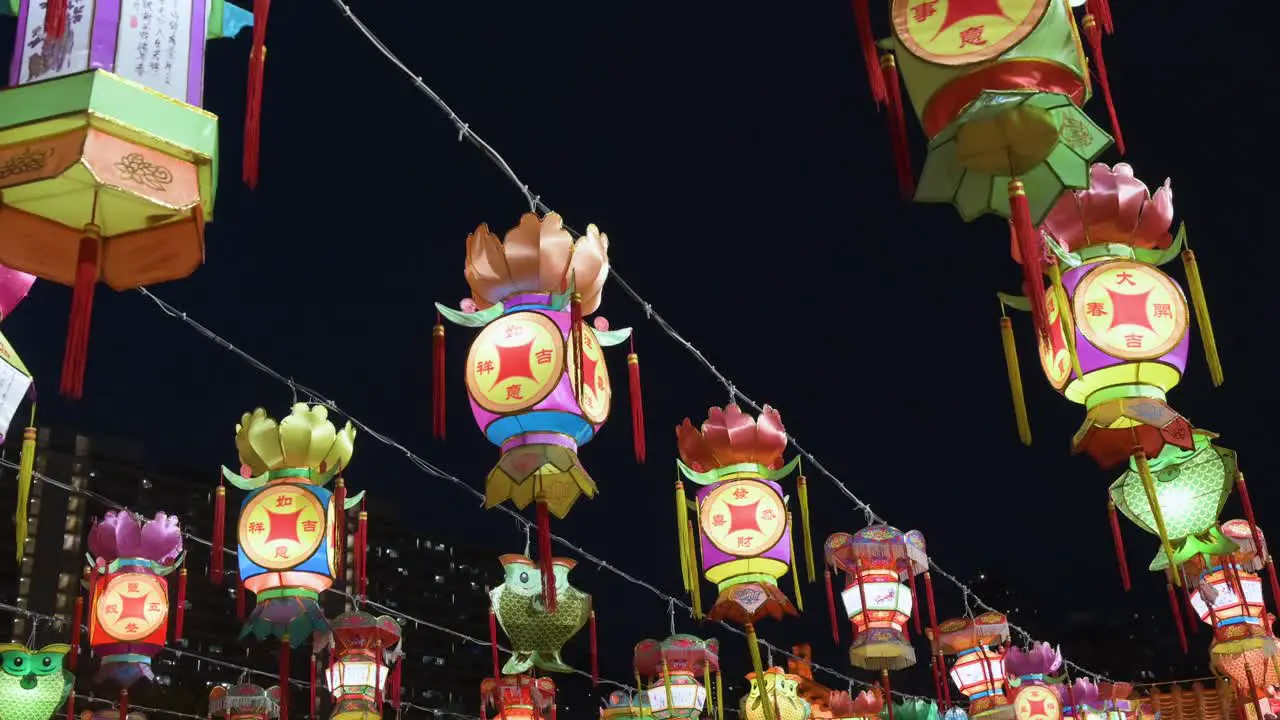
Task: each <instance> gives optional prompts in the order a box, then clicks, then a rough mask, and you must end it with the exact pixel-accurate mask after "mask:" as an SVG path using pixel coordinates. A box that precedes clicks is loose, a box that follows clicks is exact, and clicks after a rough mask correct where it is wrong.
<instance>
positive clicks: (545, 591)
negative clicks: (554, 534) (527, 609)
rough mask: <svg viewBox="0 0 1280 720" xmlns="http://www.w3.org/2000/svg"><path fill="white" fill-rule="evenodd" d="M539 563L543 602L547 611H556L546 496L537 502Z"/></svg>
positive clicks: (549, 514) (549, 520)
mask: <svg viewBox="0 0 1280 720" xmlns="http://www.w3.org/2000/svg"><path fill="white" fill-rule="evenodd" d="M537 517H538V564H539V565H540V566H541V567H542V604H543V605H544V606H545V607H546V608H547V612H551V613H554V612H555V611H556V576H555V570H554V567H555V566H554V564H553V563H552V557H551V510H550V509H549V508H548V507H547V501H546V499H545V498H542V497H539V498H538V502H537Z"/></svg>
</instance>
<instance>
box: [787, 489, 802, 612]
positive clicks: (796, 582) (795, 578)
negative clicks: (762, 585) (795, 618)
mask: <svg viewBox="0 0 1280 720" xmlns="http://www.w3.org/2000/svg"><path fill="white" fill-rule="evenodd" d="M795 527H796V525H795V522H793V521H792V518H791V513H787V539H788V540H790V541H791V586H792V588H793V589H794V590H795V593H796V608H797V609H799V610H800V612H804V597H803V596H801V595H800V573H799V572H797V571H796V533H795Z"/></svg>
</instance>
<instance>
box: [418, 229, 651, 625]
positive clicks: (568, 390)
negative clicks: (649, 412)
mask: <svg viewBox="0 0 1280 720" xmlns="http://www.w3.org/2000/svg"><path fill="white" fill-rule="evenodd" d="M465 273H466V278H467V283H468V284H469V285H470V286H471V297H469V298H467V299H465V300H463V301H462V303H461V308H462V309H461V311H459V310H455V309H452V308H449V307H446V306H444V305H442V304H440V303H436V309H437V310H439V313H440V315H441V316H443V317H444V319H446V320H448V321H450V322H452V323H454V324H457V325H462V326H464V327H469V328H480V329H481V330H480V334H479V336H478V337H476V339H475V341H474V342H472V343H471V349H470V350H468V352H467V366H466V371H465V373H464V376H465V379H466V386H467V395H468V396H469V397H470V400H471V412H472V415H473V416H474V417H475V421H476V424H477V425H479V426H480V430H481V431H482V432H484V434H485V437H486V438H488V440H489V442H491V443H493V444H494V445H497V446H498V447H499V448H501V455H500V457H499V458H498V463H497V464H496V465H495V466H494V467H493V469H492V470H490V471H489V474H488V476H487V477H486V478H485V486H484V487H485V489H484V494H485V501H484V506H485V507H486V508H492V507H496V506H497V505H500V504H502V503H503V502H506V501H508V500H510V501H511V503H512V504H513V505H515V506H516V507H517V508H520V509H524V508H526V507H528V506H529V504H530V503H535V504H536V513H537V521H538V554H539V556H540V557H539V562H540V563H541V564H542V576H543V579H544V580H545V581H546V582H547V586H546V587H545V588H544V592H545V594H546V596H547V597H546V604H547V606H548V607H551V608H554V607H555V604H556V598H555V585H554V583H553V582H552V580H554V577H555V573H554V571H553V570H552V567H551V554H552V553H551V530H550V522H551V516H552V515H554V516H556V517H558V518H561V519H563V518H564V517H565V516H566V515H567V514H568V513H569V510H570V509H572V508H573V505H574V503H576V502H577V500H578V498H579V497H583V496H585V497H587V498H592V497H595V494H596V482H595V480H593V479H592V477H591V475H590V474H589V473H588V472H587V470H586V468H585V467H583V465H582V463H581V461H580V460H579V459H578V450H579V448H581V447H582V446H583V445H586V444H587V443H588V442H590V440H591V439H592V438H593V437H595V435H596V433H597V432H599V430H600V428H601V427H602V426H603V425H604V423H605V420H606V419H608V417H609V410H610V408H611V407H612V404H613V388H612V385H611V384H610V382H609V368H608V366H607V365H606V364H605V358H604V352H603V348H606V347H612V346H614V345H618V344H621V343H622V342H624V341H625V340H626V339H627V338H628V337H630V335H631V330H630V329H629V328H627V329H622V330H610V329H609V323H608V321H606V320H605V319H604V318H602V317H597V318H596V319H595V321H594V322H593V323H592V324H588V323H587V322H586V321H585V320H584V318H586V316H588V315H590V314H591V313H593V312H595V311H596V310H597V309H598V308H599V307H600V299H601V294H602V291H603V289H604V282H605V279H606V278H607V277H608V276H609V237H608V236H607V235H605V234H603V233H601V232H599V230H597V229H596V227H595V226H594V225H590V226H588V227H587V232H586V234H585V235H583V236H582V237H580V238H578V239H577V240H574V239H573V236H572V235H570V234H569V231H568V230H567V229H565V227H564V224H563V222H562V221H561V219H560V216H559V215H556V214H554V213H550V214H548V215H547V216H546V217H544V218H541V219H539V218H538V216H537V215H536V214H534V213H526V214H525V215H524V216H522V217H521V218H520V224H519V225H518V226H516V227H515V228H512V229H511V230H510V231H508V232H507V234H506V238H505V240H499V239H498V236H497V235H495V234H494V233H493V232H491V231H490V230H489V226H488V225H481V226H480V227H478V228H476V230H475V232H473V233H471V234H470V235H468V236H467V262H466V270H465ZM433 332H434V338H435V339H434V343H435V344H434V352H435V366H434V367H435V377H434V378H433V386H434V388H435V395H436V398H435V400H436V403H435V412H436V415H435V418H434V428H435V432H436V434H437V436H439V437H443V436H444V325H442V324H437V325H436V327H435V329H434V331H433ZM638 362H639V361H638V360H637V359H636V356H635V353H632V354H631V355H630V356H629V357H628V366H629V367H630V368H631V380H632V394H631V399H632V406H633V407H632V412H633V420H635V419H636V418H637V416H636V413H637V412H638V410H639V384H638V383H639V365H638ZM636 438H637V440H636V442H637V457H640V456H642V455H643V450H642V444H643V419H642V417H641V418H640V419H639V422H638V424H637V425H636Z"/></svg>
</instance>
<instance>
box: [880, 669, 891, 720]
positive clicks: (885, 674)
mask: <svg viewBox="0 0 1280 720" xmlns="http://www.w3.org/2000/svg"><path fill="white" fill-rule="evenodd" d="M880 680H881V682H883V683H884V706H885V707H886V708H888V709H889V720H893V686H892V685H890V684H889V671H888V670H881V671H880Z"/></svg>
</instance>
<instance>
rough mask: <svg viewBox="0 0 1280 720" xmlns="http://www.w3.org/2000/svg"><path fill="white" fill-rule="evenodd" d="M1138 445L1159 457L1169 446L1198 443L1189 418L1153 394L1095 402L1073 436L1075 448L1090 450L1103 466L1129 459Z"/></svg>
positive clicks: (1191, 447)
mask: <svg viewBox="0 0 1280 720" xmlns="http://www.w3.org/2000/svg"><path fill="white" fill-rule="evenodd" d="M1135 447H1140V448H1142V451H1143V452H1144V453H1146V455H1147V457H1149V458H1155V457H1159V456H1160V453H1161V452H1162V451H1164V449H1165V448H1166V447H1171V448H1172V449H1174V450H1177V449H1181V450H1183V451H1193V450H1195V447H1196V443H1195V438H1194V436H1193V429H1192V427H1191V423H1190V422H1187V419H1186V418H1184V417H1182V415H1179V414H1178V412H1177V411H1176V410H1174V409H1173V408H1171V407H1169V406H1168V405H1167V404H1165V402H1164V401H1163V400H1158V399H1156V398H1149V397H1129V398H1118V399H1115V400H1108V401H1106V402H1103V403H1100V404H1098V405H1095V406H1094V407H1092V408H1090V409H1089V413H1088V415H1086V416H1085V419H1084V423H1083V424H1082V425H1081V426H1080V429H1079V430H1077V431H1076V434H1075V437H1073V438H1071V450H1072V452H1077V453H1081V452H1083V453H1087V454H1088V455H1089V457H1091V458H1093V460H1094V462H1096V463H1098V466H1099V467H1101V468H1102V469H1103V470H1108V469H1110V468H1113V467H1115V466H1116V465H1119V464H1121V463H1123V462H1127V461H1128V460H1129V458H1130V457H1132V456H1133V450H1134V448H1135ZM1152 470H1155V468H1152Z"/></svg>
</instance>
